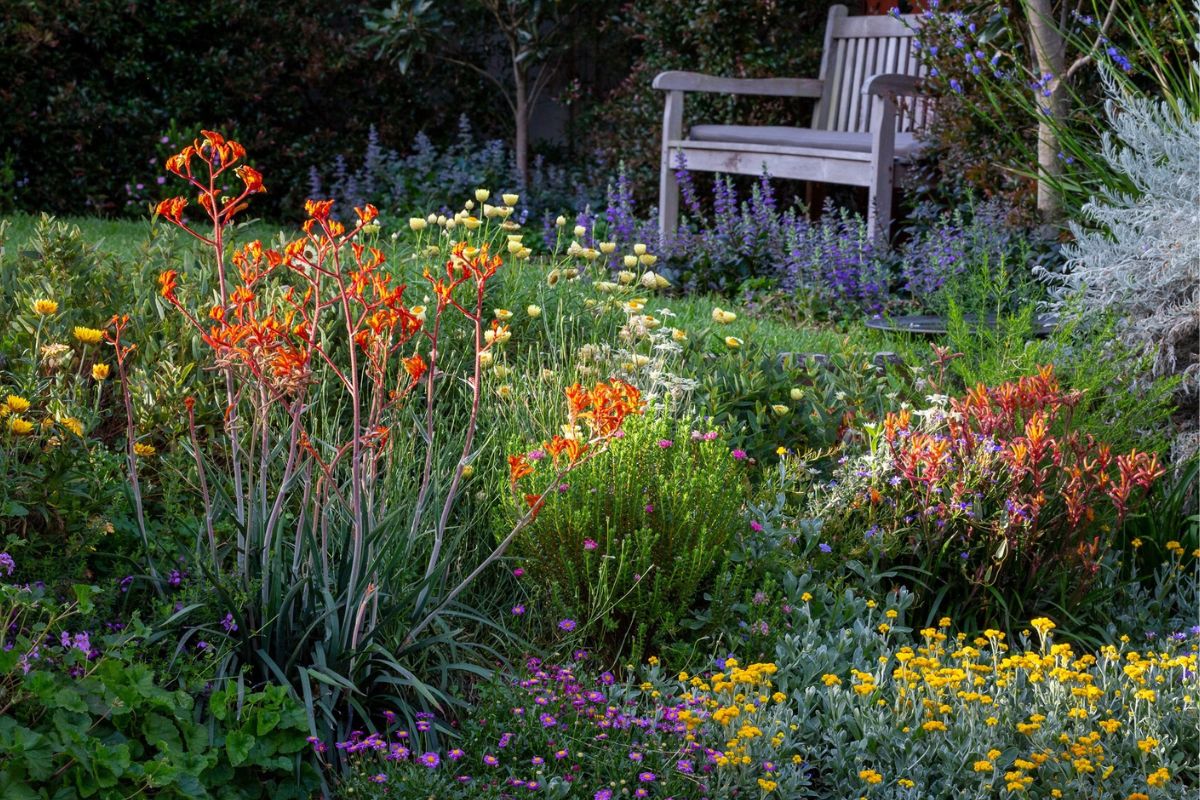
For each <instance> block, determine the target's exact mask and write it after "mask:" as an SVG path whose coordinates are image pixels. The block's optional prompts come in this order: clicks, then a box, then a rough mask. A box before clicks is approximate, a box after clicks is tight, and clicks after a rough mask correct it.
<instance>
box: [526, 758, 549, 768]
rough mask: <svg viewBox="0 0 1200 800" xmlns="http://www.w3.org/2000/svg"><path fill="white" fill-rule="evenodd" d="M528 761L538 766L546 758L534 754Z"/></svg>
mask: <svg viewBox="0 0 1200 800" xmlns="http://www.w3.org/2000/svg"><path fill="white" fill-rule="evenodd" d="M529 763H530V764H532V765H533V766H535V767H540V766H541V765H542V764H545V763H546V759H544V758H542V757H541V756H534V757H533V758H531V759H529Z"/></svg>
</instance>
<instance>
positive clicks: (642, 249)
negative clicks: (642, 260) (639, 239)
mask: <svg viewBox="0 0 1200 800" xmlns="http://www.w3.org/2000/svg"><path fill="white" fill-rule="evenodd" d="M633 254H634V255H637V256H644V255H646V245H644V244H635V245H634V246H633Z"/></svg>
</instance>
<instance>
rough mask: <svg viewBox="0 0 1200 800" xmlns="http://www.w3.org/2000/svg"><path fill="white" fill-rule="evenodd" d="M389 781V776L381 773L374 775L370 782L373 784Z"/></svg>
mask: <svg viewBox="0 0 1200 800" xmlns="http://www.w3.org/2000/svg"><path fill="white" fill-rule="evenodd" d="M387 779H388V777H387V775H386V774H384V773H382V772H380V773H378V774H376V775H372V776H371V777H370V778H369V779H368V780H370V781H371V783H387Z"/></svg>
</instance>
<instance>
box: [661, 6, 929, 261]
mask: <svg viewBox="0 0 1200 800" xmlns="http://www.w3.org/2000/svg"><path fill="white" fill-rule="evenodd" d="M916 27H917V16H916V15H901V16H869V17H850V16H847V15H846V7H845V6H842V5H835V6H833V7H832V8H830V9H829V22H828V25H827V26H826V28H825V50H824V54H823V55H822V57H821V72H820V77H818V78H816V79H815V80H814V79H811V78H765V79H743V78H718V77H713V76H710V75H701V74H699V73H696V72H663V73H661V74H659V75H658V76H657V77H656V78H655V79H654V84H653V86H654V88H655V89H659V90H662V91H665V92H666V93H667V97H666V108H665V110H664V112H663V135H662V175H661V179H660V182H659V206H658V208H659V233H660V234H662V236H664V237H669V236H671V235H672V234H674V233H675V229H676V228H677V227H678V224H679V184H678V182H677V181H676V179H675V169H676V167H677V166H678V163H679V162H678V160H677V159H678V156H679V155H680V154H682V155H683V156H684V158H685V159H686V166H687V169H689V170H700V171H704V172H723V173H726V174H737V175H762V174H763V173H764V171H765V172H766V174H768V175H770V176H771V177H774V178H794V179H798V180H807V181H818V182H821V183H837V184H846V185H850V186H865V187H867V190H868V203H869V209H868V217H867V224H868V226H869V232H870V235H871V236H872V237H874V236H875V235H877V234H878V233H883V234H884V238H885V239H886V238H887V234H888V231H889V228H890V225H891V218H892V188H893V186H894V185H895V177H896V171H897V168H898V167H899V168H903V163H904V159H906V158H907V157H909V156H911V155H913V154H914V153H915V152H916V150H917V148H918V142H917V140H916V138H915V135H914V134H915V132H917V131H919V130H920V129H921V127H922V125H923V124H924V122H925V117H926V114H928V113H929V109H928V105H929V103H928V100H926V99H923V98H921V97H920V93H919V88H920V87H919V83H920V77H921V76H922V75H923V74H924V67H923V65H922V64H921V62H920V59H919V58H918V54H917V53H916V52H915V50H914V47H913V41H914V32H913V30H914V28H916ZM685 92H719V93H723V94H735V95H759V96H773V97H805V98H814V99H816V101H817V102H816V106H815V108H814V110H813V121H812V127H809V128H791V127H782V126H766V125H764V126H751V125H696V126H694V127H692V128H691V129H690V131H689V132H688V136H687V137H686V138H685V137H684V136H683V98H684V93H685Z"/></svg>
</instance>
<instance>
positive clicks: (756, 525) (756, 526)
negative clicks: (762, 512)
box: [750, 519, 763, 533]
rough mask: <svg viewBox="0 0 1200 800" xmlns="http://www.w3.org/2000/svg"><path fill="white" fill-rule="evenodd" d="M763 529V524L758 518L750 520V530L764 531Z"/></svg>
mask: <svg viewBox="0 0 1200 800" xmlns="http://www.w3.org/2000/svg"><path fill="white" fill-rule="evenodd" d="M762 529H763V526H762V523H761V522H759V521H758V520H756V519H752V520H750V530H752V531H754V532H755V533H762Z"/></svg>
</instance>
